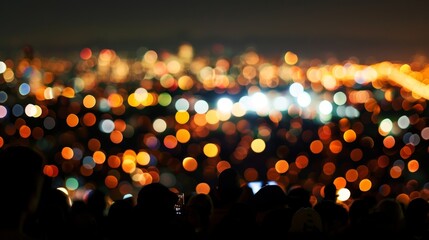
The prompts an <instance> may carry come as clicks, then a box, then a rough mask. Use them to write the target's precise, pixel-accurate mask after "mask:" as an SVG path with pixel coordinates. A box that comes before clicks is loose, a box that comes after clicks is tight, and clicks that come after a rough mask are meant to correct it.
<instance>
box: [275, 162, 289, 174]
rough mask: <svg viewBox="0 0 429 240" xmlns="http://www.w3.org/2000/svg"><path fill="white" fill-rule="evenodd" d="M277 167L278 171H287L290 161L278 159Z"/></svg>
mask: <svg viewBox="0 0 429 240" xmlns="http://www.w3.org/2000/svg"><path fill="white" fill-rule="evenodd" d="M275 169H276V171H277V172H278V173H285V172H287V170H289V163H288V162H287V161H286V160H278V161H277V162H276V165H275Z"/></svg>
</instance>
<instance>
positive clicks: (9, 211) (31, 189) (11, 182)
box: [0, 145, 45, 225]
mask: <svg viewBox="0 0 429 240" xmlns="http://www.w3.org/2000/svg"><path fill="white" fill-rule="evenodd" d="M44 164H45V159H44V156H43V155H42V154H41V153H40V152H38V151H36V150H35V149H33V148H31V147H28V146H18V145H13V146H12V145H11V146H7V147H5V148H2V149H1V150H0V167H1V169H2V171H1V174H0V190H1V191H2V196H1V197H0V212H1V214H0V215H1V216H0V219H2V220H5V221H6V222H7V223H8V224H15V225H16V224H17V223H18V222H19V221H20V220H19V219H20V218H21V216H22V215H23V214H30V213H34V212H35V210H36V208H37V206H38V204H39V201H40V196H41V192H42V187H43V179H44V178H43V166H44ZM2 222H3V221H2Z"/></svg>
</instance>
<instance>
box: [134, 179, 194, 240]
mask: <svg viewBox="0 0 429 240" xmlns="http://www.w3.org/2000/svg"><path fill="white" fill-rule="evenodd" d="M178 199H179V197H178V196H177V194H176V193H174V192H172V191H170V189H168V187H166V186H165V185H163V184H161V183H159V182H153V183H150V184H148V185H145V186H143V187H142V188H141V189H140V191H139V193H138V195H137V204H136V206H135V207H134V210H135V211H134V212H133V215H134V216H133V224H136V225H135V227H136V228H135V229H142V230H143V231H142V234H143V235H145V234H146V235H148V236H156V237H157V238H159V239H169V238H172V237H175V238H177V236H183V237H184V238H192V237H194V231H193V229H192V228H191V225H190V224H185V222H184V221H183V220H182V218H180V217H178V216H177V215H176V210H175V207H174V206H175V204H176V203H177V201H178Z"/></svg>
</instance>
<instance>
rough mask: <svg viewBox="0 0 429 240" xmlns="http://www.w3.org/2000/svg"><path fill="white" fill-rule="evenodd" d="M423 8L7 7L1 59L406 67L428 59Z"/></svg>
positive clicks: (309, 4) (428, 18)
mask: <svg viewBox="0 0 429 240" xmlns="http://www.w3.org/2000/svg"><path fill="white" fill-rule="evenodd" d="M425 4H426V3H425V1H418V0H411V1H387V0H382V1H370V0H364V1H335V0H329V1H314V0H311V1H297V0H295V1H292V0H289V1H279V0H275V1H224V0H221V1H193V0H185V1H165V0H162V1H130V0H122V1H83V0H77V1H28V0H21V1H8V2H4V3H2V13H1V15H0V23H1V32H2V34H1V37H0V57H1V56H2V55H3V56H9V55H11V54H14V53H15V52H16V51H17V50H19V49H20V48H22V46H23V45H26V44H29V45H31V46H33V47H34V49H35V51H37V52H38V53H40V54H44V55H54V56H57V55H58V56H63V55H66V54H68V53H72V52H76V51H79V50H80V49H82V48H83V47H92V48H112V49H116V50H117V51H126V52H135V51H136V50H137V49H138V48H140V47H146V48H150V49H169V50H176V49H177V47H178V46H179V45H180V44H181V43H183V42H188V43H190V44H192V45H193V46H194V47H195V49H196V50H197V51H204V50H206V49H210V48H211V47H212V46H213V45H215V44H221V45H223V46H225V48H226V49H230V50H231V51H234V52H242V51H244V50H246V49H248V48H254V49H256V50H257V51H258V52H261V53H263V54H266V55H275V54H278V55H280V54H283V53H284V52H285V51H288V50H291V51H294V52H296V53H297V54H298V55H300V56H303V57H308V58H311V57H326V56H330V55H334V56H337V57H339V58H341V59H347V58H348V57H358V58H360V59H363V60H365V59H368V58H371V59H375V60H376V61H382V60H391V61H395V60H398V61H409V60H410V59H412V57H413V56H414V55H415V54H424V55H426V54H427V53H429V44H427V43H428V42H429V31H428V29H429V14H427V10H426V9H427V8H426V7H425Z"/></svg>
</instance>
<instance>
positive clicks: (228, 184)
mask: <svg viewBox="0 0 429 240" xmlns="http://www.w3.org/2000/svg"><path fill="white" fill-rule="evenodd" d="M217 191H218V194H219V197H220V199H221V201H227V202H232V201H236V200H238V198H239V197H240V194H241V191H242V189H241V186H240V176H239V175H238V173H237V171H236V170H234V169H232V168H228V169H225V170H223V171H222V172H221V173H220V174H219V177H218V183H217Z"/></svg>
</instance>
